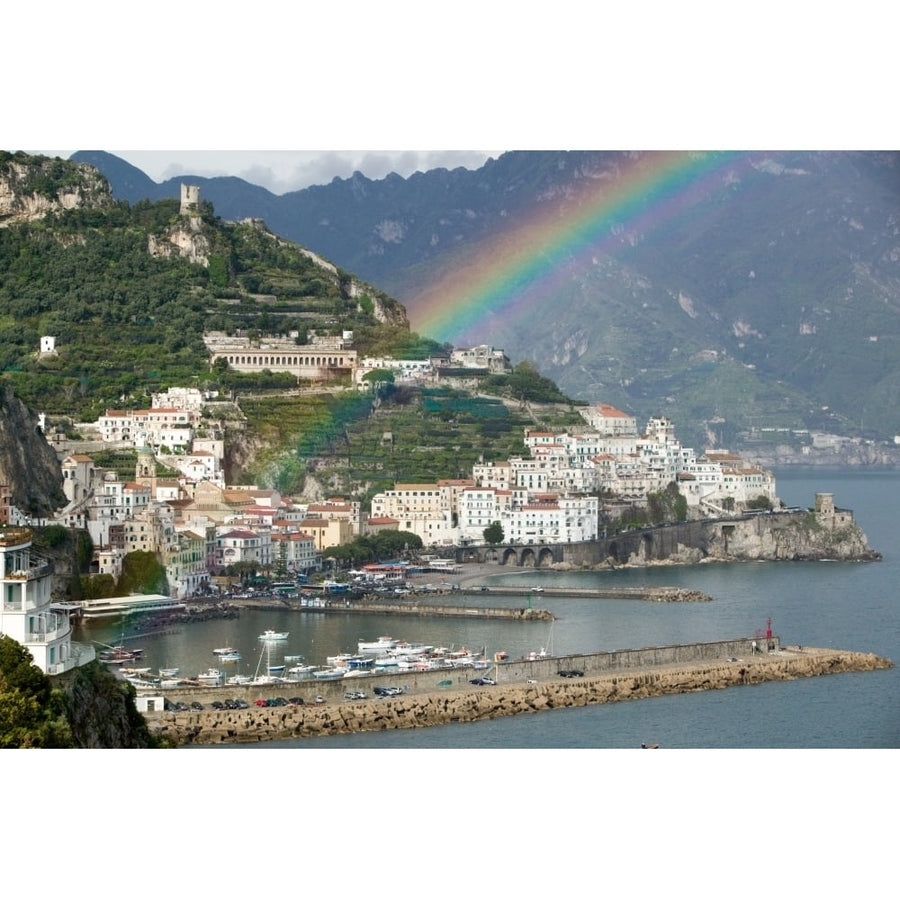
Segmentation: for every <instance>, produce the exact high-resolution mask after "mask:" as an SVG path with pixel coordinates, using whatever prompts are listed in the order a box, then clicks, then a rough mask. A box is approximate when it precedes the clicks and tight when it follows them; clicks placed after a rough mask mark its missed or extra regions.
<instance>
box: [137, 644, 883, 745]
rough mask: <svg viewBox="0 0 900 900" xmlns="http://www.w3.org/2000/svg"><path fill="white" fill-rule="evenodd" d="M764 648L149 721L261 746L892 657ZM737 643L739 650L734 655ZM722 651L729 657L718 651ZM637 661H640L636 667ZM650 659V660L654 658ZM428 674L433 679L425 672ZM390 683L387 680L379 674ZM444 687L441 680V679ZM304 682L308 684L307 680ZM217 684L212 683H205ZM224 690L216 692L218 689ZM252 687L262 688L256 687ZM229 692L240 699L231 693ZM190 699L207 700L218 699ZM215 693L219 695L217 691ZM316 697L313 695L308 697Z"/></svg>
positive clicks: (560, 663) (178, 738) (870, 663)
mask: <svg viewBox="0 0 900 900" xmlns="http://www.w3.org/2000/svg"><path fill="white" fill-rule="evenodd" d="M774 646H775V647H776V649H774V650H772V651H770V652H766V651H763V652H759V651H758V652H753V649H752V641H751V640H750V639H739V640H736V641H724V642H716V643H713V644H697V645H679V646H678V647H668V648H665V647H660V648H645V649H643V650H625V651H618V652H616V653H603V654H591V655H588V656H577V657H564V658H554V659H541V660H536V661H524V660H520V661H515V662H512V663H506V664H501V665H500V666H497V667H496V679H497V681H498V683H497V684H496V685H486V686H474V685H471V684H470V683H469V681H468V679H469V678H472V677H475V675H476V674H478V673H474V672H472V670H465V674H464V675H461V674H460V673H459V672H451V673H447V672H443V673H441V672H434V673H424V675H423V673H419V674H417V675H416V676H415V677H414V676H413V675H412V674H411V673H407V674H406V675H404V676H401V677H400V678H399V679H397V676H394V679H395V683H396V680H399V681H401V682H403V681H404V680H405V681H407V682H413V684H412V685H410V684H406V685H405V687H406V691H405V692H404V693H403V694H401V695H398V696H394V697H375V698H373V699H366V700H354V701H343V699H342V697H343V692H344V691H345V690H348V689H361V690H366V692H367V694H369V695H370V697H371V685H372V683H373V679H368V678H366V679H351V680H350V681H349V682H348V681H346V680H344V681H342V682H336V683H332V684H330V685H327V690H329V691H330V692H331V694H330V696H328V697H326V698H325V699H326V702H324V703H321V704H315V703H312V702H308V701H307V702H305V703H304V704H303V705H295V706H280V707H279V706H275V707H256V706H254V705H252V701H251V707H250V708H249V709H246V710H222V711H214V710H209V711H207V710H204V711H203V712H181V713H175V712H155V713H147V714H146V718H147V722H148V725H149V727H150V728H151V730H152V731H154V732H155V733H156V734H157V735H159V736H160V737H161V738H163V739H166V740H168V741H170V742H172V743H173V744H175V745H181V746H183V745H189V744H195V745H214V744H223V743H258V742H260V741H271V740H284V739H296V738H303V737H317V736H323V735H329V734H349V733H354V732H360V731H383V730H387V729H394V728H422V727H428V726H431V725H444V724H450V723H455V722H477V721H480V720H484V719H492V718H498V717H500V716H509V715H520V714H523V713H536V712H544V711H549V710H553V709H563V708H566V707H573V706H588V705H591V704H598V703H614V702H618V701H622V700H636V699H642V698H646V697H658V696H663V695H666V694H680V693H688V692H693V691H703V690H718V689H723V688H728V687H735V686H738V685H746V684H759V683H762V682H767V681H787V680H793V679H796V678H806V677H813V676H818V675H830V674H837V673H841V672H861V671H872V670H875V669H887V668H891V667H892V666H893V663H892V662H891V661H890V660H887V659H883V658H881V657H878V656H876V655H874V654H871V653H859V652H854V651H847V650H831V649H823V648H807V647H803V648H799V647H797V648H790V649H782V648H780V647H779V646H778V645H777V643H775V644H774ZM734 648H743V655H740V656H736V655H734V654H733V652H732V651H733V649H734ZM723 652H724V653H727V654H728V655H727V656H725V655H723ZM636 660H642V662H640V663H639V664H636ZM651 660H655V661H651ZM572 668H579V669H582V670H583V671H584V673H585V674H584V676H582V677H577V678H562V677H560V676H559V675H558V674H557V673H558V671H559V670H560V669H572ZM426 676H434V677H431V678H429V677H426ZM375 683H378V684H389V683H391V678H390V677H388V678H379V679H376V680H375ZM441 684H442V685H443V686H440V685H441ZM277 687H278V689H276V687H275V686H272V687H267V688H264V689H263V690H264V691H265V693H264V695H263V696H265V697H272V696H278V695H279V694H282V695H284V696H287V694H285V692H284V689H289V690H290V693H291V694H292V695H300V696H302V695H303V691H302V690H301V689H300V687H301V686H300V685H298V684H293V685H280V686H277ZM303 687H306V686H305V685H304V686H303ZM325 689H326V685H324V684H316V685H310V686H309V688H308V690H310V691H311V692H312V696H315V693H320V694H322V695H323V696H324V695H325ZM210 690H217V689H210ZM218 690H221V689H218ZM254 690H255V691H256V692H257V693H258V692H259V690H260V689H259V688H256V689H254ZM227 695H228V696H237V695H238V693H237V692H236V691H234V690H229V691H228V693H227ZM194 696H195V697H197V698H198V699H200V700H201V702H203V703H204V704H206V703H207V702H209V701H210V700H212V699H214V697H215V696H216V695H213V694H210V693H206V694H205V695H203V696H200V695H199V694H197V693H195V694H194ZM218 696H225V695H224V694H221V693H219V694H218ZM311 699H312V697H311V698H310V700H311Z"/></svg>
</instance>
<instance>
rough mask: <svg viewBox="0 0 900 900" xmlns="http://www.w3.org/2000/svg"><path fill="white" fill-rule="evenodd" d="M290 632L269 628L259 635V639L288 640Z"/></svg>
mask: <svg viewBox="0 0 900 900" xmlns="http://www.w3.org/2000/svg"><path fill="white" fill-rule="evenodd" d="M289 634H290V632H289V631H272V629H271V628H269V629H268V630H266V631H264V632H263V633H262V634H261V635H260V636H259V639H260V640H261V641H286V640H287V639H288V635H289Z"/></svg>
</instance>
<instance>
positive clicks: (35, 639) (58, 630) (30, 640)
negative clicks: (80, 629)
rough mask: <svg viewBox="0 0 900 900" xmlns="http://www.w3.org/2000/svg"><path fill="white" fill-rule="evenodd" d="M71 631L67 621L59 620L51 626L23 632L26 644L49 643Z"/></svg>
mask: <svg viewBox="0 0 900 900" xmlns="http://www.w3.org/2000/svg"><path fill="white" fill-rule="evenodd" d="M71 631H72V627H71V625H69V623H68V621H66V622H59V623H57V624H56V626H55V627H53V628H44V629H43V630H38V631H31V632H28V631H26V632H25V643H26V644H49V643H51V642H52V641H56V640H59V639H60V638H64V637H65V636H66V635H67V634H69V633H70V632H71Z"/></svg>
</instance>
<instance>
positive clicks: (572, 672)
mask: <svg viewBox="0 0 900 900" xmlns="http://www.w3.org/2000/svg"><path fill="white" fill-rule="evenodd" d="M557 675H559V677H560V678H583V677H584V672H582V671H581V669H560V670H559V672H557Z"/></svg>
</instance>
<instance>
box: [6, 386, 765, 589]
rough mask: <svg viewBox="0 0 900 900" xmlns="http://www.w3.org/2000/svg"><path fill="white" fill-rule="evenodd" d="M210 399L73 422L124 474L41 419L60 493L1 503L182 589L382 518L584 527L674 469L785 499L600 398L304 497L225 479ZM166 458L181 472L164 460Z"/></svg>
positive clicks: (633, 500)
mask: <svg viewBox="0 0 900 900" xmlns="http://www.w3.org/2000/svg"><path fill="white" fill-rule="evenodd" d="M213 400H214V398H210V397H209V396H206V395H204V394H203V393H202V392H201V391H200V390H198V389H194V388H170V389H169V390H168V391H166V392H163V393H159V394H154V395H153V403H152V406H151V408H149V409H144V410H108V411H107V413H106V415H104V416H102V417H101V418H100V420H99V421H98V422H96V423H80V424H79V425H78V429H79V432H80V433H81V434H82V435H84V436H85V439H84V441H82V442H81V443H80V447H89V448H90V447H93V448H96V449H97V450H102V449H117V450H126V451H130V452H132V453H133V455H134V457H135V459H136V463H135V471H134V475H133V477H132V478H130V479H126V478H122V477H121V475H120V474H117V473H116V472H115V471H111V470H108V469H104V468H102V467H101V466H99V465H97V464H95V461H94V458H93V457H92V455H91V453H90V452H83V451H81V452H80V451H79V449H78V446H76V445H74V444H73V442H71V441H67V440H65V439H64V438H62V437H61V436H60V435H59V434H57V433H55V432H53V431H52V430H49V431H48V435H47V437H48V440H49V442H50V443H51V446H54V448H55V449H56V450H57V455H58V456H59V458H60V465H61V468H62V474H63V490H64V491H65V496H66V498H67V501H68V502H67V504H66V506H65V507H64V508H62V509H60V510H58V511H57V512H56V514H55V515H53V516H52V517H48V518H46V519H44V520H41V521H33V520H31V519H30V518H28V517H26V516H24V515H23V514H21V513H20V512H19V511H18V510H17V509H16V508H15V507H14V506H12V505H11V504H10V502H9V494H10V492H9V490H8V489H7V490H6V491H5V492H4V497H5V498H6V500H5V502H4V503H3V505H2V507H0V516H2V518H3V521H4V522H6V523H8V524H11V525H23V526H27V525H48V524H59V525H64V526H65V527H67V528H72V529H83V530H85V531H87V532H88V533H89V534H90V537H91V540H92V542H93V545H94V548H95V551H94V552H95V560H94V567H93V569H92V571H93V572H94V573H96V574H106V575H110V576H112V577H113V578H117V577H118V576H119V575H120V574H121V567H122V562H123V560H124V558H125V556H126V555H127V554H128V553H131V552H135V551H143V552H149V553H153V554H156V555H157V556H158V558H159V559H160V561H161V562H162V564H163V565H164V567H165V570H166V577H167V580H168V583H169V586H170V592H171V595H172V596H173V597H177V598H183V597H186V596H190V595H192V594H194V593H196V592H197V591H198V590H202V589H203V588H204V586H205V585H207V584H208V583H209V580H210V577H211V576H212V575H215V574H221V573H222V572H224V571H225V570H226V569H227V568H229V567H234V566H236V565H238V564H242V563H243V564H248V565H252V566H254V567H256V568H257V569H258V570H259V571H260V572H271V571H278V572H280V573H281V574H284V575H289V576H292V577H293V576H296V575H306V576H309V575H311V574H313V573H316V572H321V571H322V570H323V568H327V558H328V557H327V551H328V549H329V548H330V547H336V546H339V545H341V544H345V543H348V542H350V541H352V540H353V539H354V538H356V537H358V536H360V535H370V534H374V533H376V532H378V531H382V530H395V531H404V532H409V533H411V534H414V535H416V536H418V537H419V538H420V539H421V541H422V544H423V546H424V547H426V548H431V549H433V550H440V549H441V548H444V549H446V548H450V547H457V546H466V545H469V544H476V543H477V544H481V543H484V542H485V536H484V532H485V529H486V528H489V527H490V526H492V525H495V523H499V528H500V529H501V532H502V539H501V541H499V542H506V543H532V544H560V543H563V544H565V543H573V542H582V541H593V540H596V539H597V538H598V536H600V534H601V528H602V527H603V526H602V524H601V521H603V520H608V519H609V518H610V517H612V516H614V515H616V514H617V513H621V512H622V511H625V510H628V509H630V508H633V507H635V506H642V505H645V504H646V503H647V497H648V495H650V494H652V493H654V492H659V491H663V490H664V489H665V488H666V487H667V486H668V485H670V484H673V483H674V484H676V485H677V487H678V491H679V493H680V495H681V496H682V497H683V498H684V504H685V505H684V511H685V515H684V518H686V519H691V518H701V517H708V516H717V515H731V514H734V513H736V512H740V511H742V510H745V509H748V508H756V509H759V508H766V509H771V508H775V507H777V506H778V502H779V501H778V498H777V495H776V489H775V478H774V476H773V475H772V474H771V472H768V471H766V470H763V469H761V468H759V467H757V466H755V465H752V464H749V463H747V462H746V461H744V460H743V459H742V458H741V457H740V456H739V455H737V454H732V453H705V454H697V453H695V451H693V450H692V449H690V448H687V447H683V446H682V445H681V444H680V442H679V441H678V440H677V438H676V436H675V428H674V425H673V423H672V422H670V421H669V420H667V419H665V418H653V419H651V420H650V421H649V422H648V423H647V425H646V428H644V429H643V431H639V430H638V427H637V422H636V420H635V418H634V417H633V416H630V415H628V414H626V413H623V412H621V411H619V410H617V409H614V408H612V407H610V406H609V405H606V404H602V403H600V404H595V405H592V406H587V407H584V408H583V409H582V416H583V417H584V420H585V423H584V426H583V427H578V428H570V429H567V430H565V431H560V432H549V431H535V430H526V431H525V434H524V444H525V446H526V447H527V448H528V450H529V451H530V455H528V456H522V457H515V458H510V459H506V460H486V461H484V462H482V463H480V464H478V465H476V466H475V467H474V468H473V469H472V472H471V474H470V476H469V477H467V478H447V479H440V480H438V481H436V482H434V483H430V484H407V483H398V484H395V485H394V487H393V489H391V490H387V491H383V492H380V493H378V494H376V495H375V496H374V497H373V498H372V501H371V507H370V509H364V508H363V506H362V504H361V503H360V502H359V501H357V500H351V499H346V498H343V497H330V498H326V499H324V500H322V501H315V502H309V501H305V500H304V499H303V498H294V497H285V496H282V495H281V494H280V493H279V492H278V491H277V490H274V489H271V488H261V487H257V486H254V485H228V484H226V483H225V479H224V474H223V465H222V464H223V459H224V454H225V446H224V440H223V439H222V438H221V437H210V436H209V431H210V429H209V427H208V425H207V424H206V423H207V422H208V421H209V420H208V419H207V418H205V417H204V408H205V406H206V405H207V404H208V403H210V402H212V401H213ZM162 467H164V469H165V471H166V472H168V473H175V474H174V475H172V474H170V475H167V476H166V477H164V476H162V475H160V474H159V470H160V468H162Z"/></svg>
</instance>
